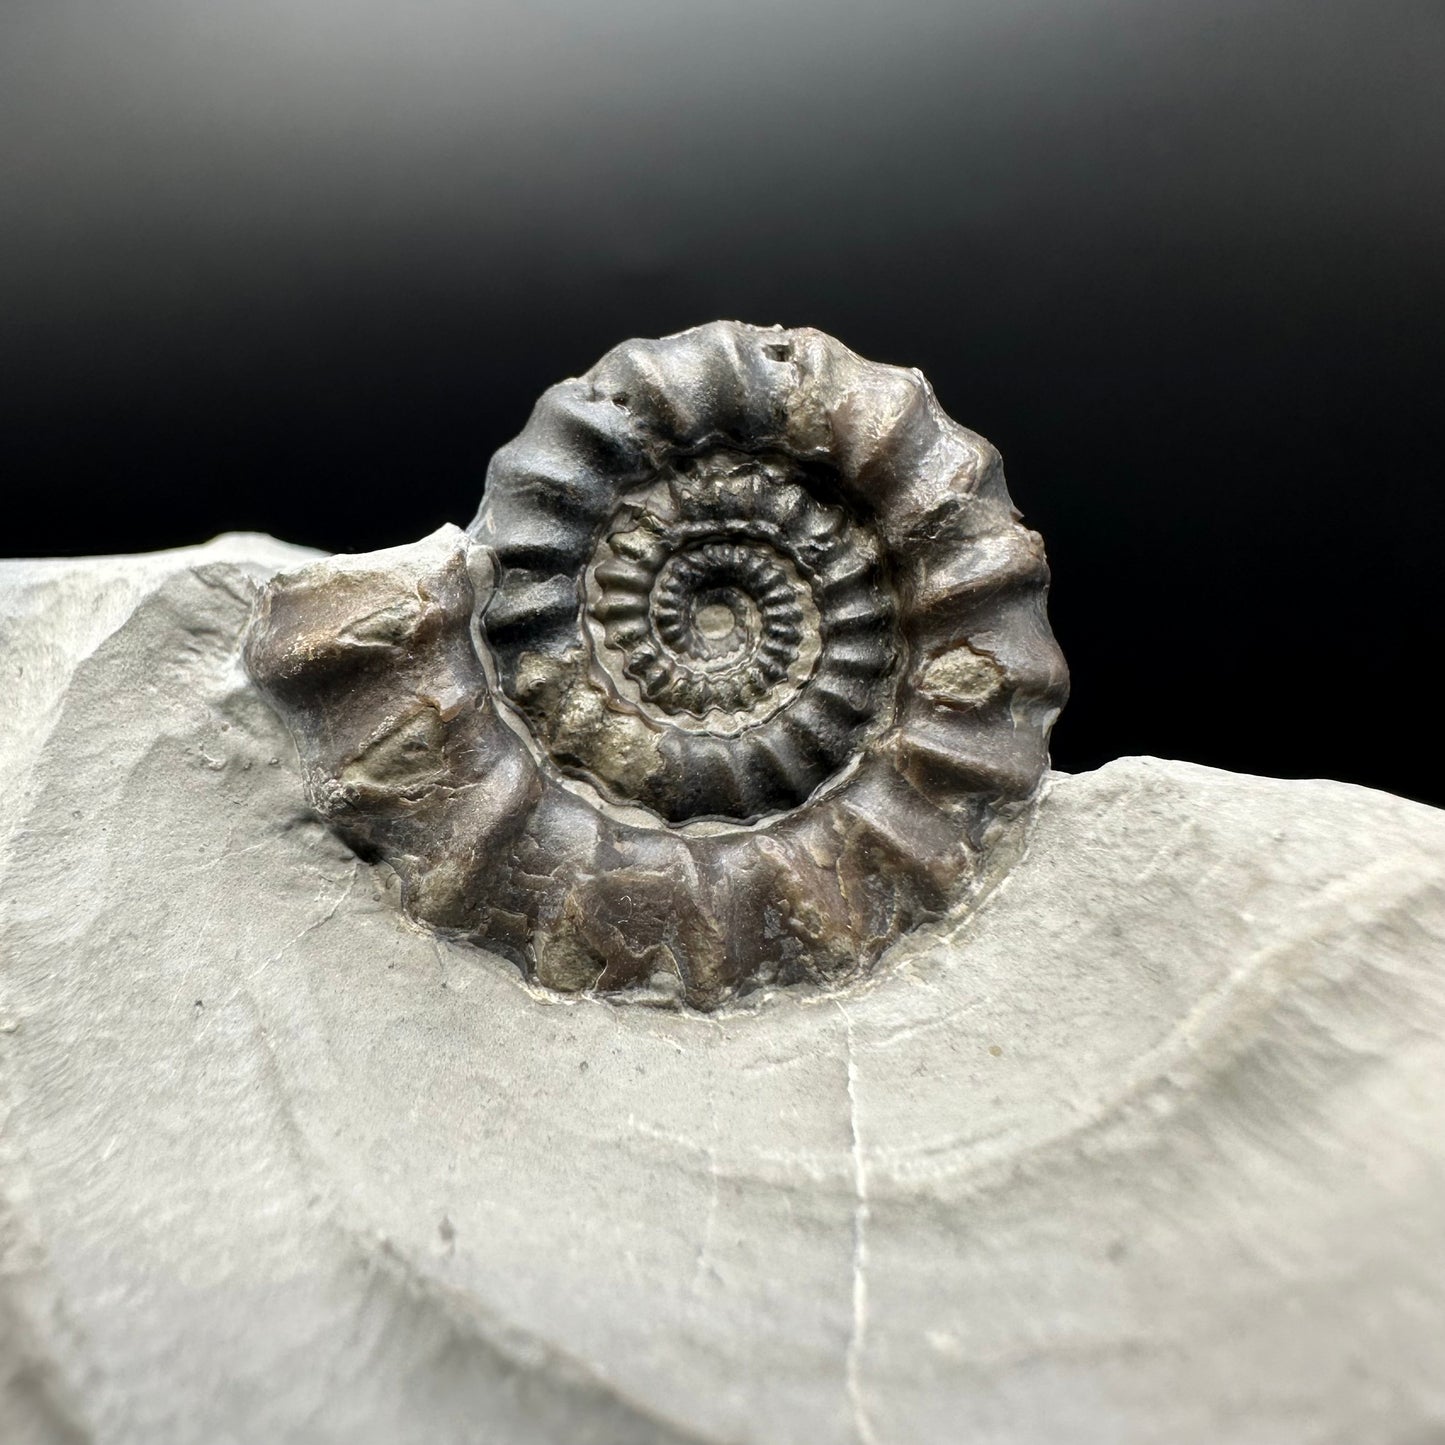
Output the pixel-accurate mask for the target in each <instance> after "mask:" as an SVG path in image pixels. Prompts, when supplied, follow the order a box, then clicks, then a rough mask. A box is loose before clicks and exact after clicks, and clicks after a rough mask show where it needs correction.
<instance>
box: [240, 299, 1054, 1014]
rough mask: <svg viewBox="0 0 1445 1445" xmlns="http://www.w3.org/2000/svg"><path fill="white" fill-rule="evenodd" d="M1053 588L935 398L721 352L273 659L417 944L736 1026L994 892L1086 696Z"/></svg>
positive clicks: (588, 434) (601, 391)
mask: <svg viewBox="0 0 1445 1445" xmlns="http://www.w3.org/2000/svg"><path fill="white" fill-rule="evenodd" d="M1047 582H1048V571H1047V567H1046V565H1045V562H1044V553H1043V545H1042V543H1041V541H1040V539H1039V537H1038V536H1037V534H1035V533H1033V532H1030V531H1028V530H1027V529H1025V528H1024V527H1023V526H1021V525H1020V523H1019V520H1018V514H1017V513H1016V511H1015V510H1014V508H1013V506H1012V504H1011V503H1010V501H1009V496H1008V493H1007V491H1006V490H1005V488H1004V481H1003V470H1002V467H1001V465H1000V462H999V457H998V453H997V452H996V451H995V450H994V449H993V447H991V446H990V445H989V444H988V443H987V442H986V441H984V440H983V439H982V438H981V437H979V436H976V435H975V434H974V433H972V432H969V431H967V430H965V429H964V428H963V427H961V426H959V425H957V424H956V423H954V422H953V421H951V420H949V418H948V417H946V416H945V415H944V414H943V412H942V411H941V410H940V409H939V407H938V404H937V402H936V401H935V399H934V396H933V393H932V391H931V390H930V388H929V386H928V384H927V382H926V381H925V380H924V379H923V377H922V376H921V375H920V374H919V373H918V372H917V371H911V370H904V369H902V368H899V367H893V366H881V365H877V364H875V363H872V362H867V361H863V360H862V359H861V358H859V357H857V356H855V355H854V354H853V353H852V352H850V351H848V350H847V349H846V348H845V347H843V346H842V345H840V344H839V343H838V342H836V341H834V340H832V339H831V338H830V337H827V336H824V335H823V334H822V333H820V332H817V331H811V330H781V329H777V328H773V329H767V328H760V327H753V326H744V325H741V324H737V323H731V322H717V323H714V324H712V325H709V326H702V327H698V328H696V329H695V330H692V331H686V332H683V333H681V334H680V335H677V336H670V337H666V338H664V339H662V340H660V341H632V342H628V343H626V344H624V345H622V346H619V347H617V348H616V349H615V350H614V351H612V352H610V353H609V354H608V355H607V356H605V357H604V358H603V359H602V360H601V361H600V362H599V363H598V364H597V365H596V366H595V367H594V368H593V369H592V370H591V371H589V372H588V373H587V374H586V375H585V376H583V377H581V378H579V379H576V380H572V381H565V382H562V383H561V384H560V385H558V386H555V387H553V388H552V389H551V390H550V391H548V392H547V393H546V394H545V395H544V396H543V397H542V399H541V400H540V401H539V402H538V404H537V407H536V409H535V411H534V412H533V414H532V417H531V420H530V421H529V422H528V424H527V426H526V429H525V430H524V431H523V432H522V434H521V435H520V436H519V437H518V438H517V439H516V440H515V441H514V442H512V443H511V444H510V445H508V446H506V447H504V448H502V450H501V451H500V452H498V453H497V455H496V457H495V458H494V459H493V461H492V465H491V467H490V469H489V471H488V473H487V480H486V485H485V488H484V491H483V497H482V506H481V511H480V512H479V514H478V516H477V518H476V520H475V521H474V522H473V523H472V525H471V527H470V528H469V529H468V531H467V532H466V533H462V532H460V531H458V530H457V529H456V528H451V527H448V528H443V529H442V530H441V531H439V532H437V533H435V534H434V535H432V536H431V537H428V538H426V539H425V540H424V541H422V542H420V543H418V544H416V545H415V546H412V547H402V548H397V549H394V550H392V551H388V552H380V553H373V554H370V555H365V556H358V557H335V558H330V559H328V560H326V561H324V562H319V563H316V564H314V565H313V566H311V567H308V568H305V569H303V570H302V571H300V572H297V573H294V574H291V575H289V576H285V577H281V578H278V579H277V580H276V581H274V582H273V583H272V584H271V585H270V586H269V587H268V588H267V589H266V591H265V593H264V595H263V597H262V600H261V604H260V608H259V612H258V615H257V618H256V621H255V623H254V625H253V628H252V631H251V634H250V638H249V642H248V646H247V659H248V663H249V666H250V668H251V671H252V674H253V676H254V677H255V678H256V679H257V680H258V681H259V682H260V684H261V685H262V686H263V687H264V688H265V689H266V691H267V692H268V693H269V694H270V695H271V697H272V698H273V699H274V700H275V701H276V703H277V704H278V706H279V708H280V710H281V712H282V713H283V715H284V716H285V717H286V719H287V720H288V722H289V723H290V725H291V729H292V732H293V734H294V736H295V737H296V740H297V744H298V748H299V750H300V754H301V758H302V762H303V766H304V769H305V775H306V780H307V788H308V793H309V796H310V799H311V802H312V804H313V806H314V807H315V808H316V809H317V810H318V811H319V812H320V813H321V814H322V816H324V817H325V818H326V819H327V820H328V821H329V822H330V823H331V824H332V825H333V826H334V827H335V828H336V829H337V830H338V831H339V832H340V833H341V834H342V836H343V837H345V838H346V839H347V841H348V842H350V843H351V844H352V846H353V847H355V848H356V849H357V851H358V852H359V853H360V854H361V855H362V856H363V857H366V858H370V859H375V860H379V861H384V862H385V863H386V864H388V865H390V867H391V868H392V869H394V870H395V872H396V874H397V875H398V876H399V878H400V880H401V886H402V897H403V900H404V906H405V907H406V909H407V910H408V911H409V912H410V914H411V915H412V916H413V917H414V918H415V919H417V920H418V921H420V922H422V923H425V924H427V925H429V926H431V927H433V928H437V929H441V930H446V931H447V932H449V933H451V934H454V935H455V936H458V937H463V938H465V939H468V940H470V941H473V942H475V943H477V944H478V945H480V946H482V947H484V948H486V949H489V950H492V951H495V952H497V953H501V954H503V955H506V956H507V957H509V958H511V959H512V960H513V961H514V962H516V963H517V964H518V965H519V966H520V967H521V969H522V970H523V972H524V973H525V974H526V976H527V977H528V978H530V979H532V980H534V981H536V982H538V983H541V984H544V985H546V986H548V987H550V988H553V989H558V990H564V991H568V992H579V991H596V992H602V993H614V992H627V993H629V994H630V995H631V996H633V997H636V998H640V999H646V1000H653V1001H658V1000H673V1001H680V1002H683V1003H685V1004H687V1005H690V1006H693V1007H697V1008H705V1009H706V1008H713V1007H716V1006H717V1005H719V1004H720V1003H723V1002H725V1001H726V1000H728V999H730V998H733V997H736V996H737V995H739V994H741V993H745V992H748V991H750V990H753V989H756V988H758V987H759V986H762V985H789V984H806V983H813V984H828V985H834V984H838V983H841V982H844V981H846V980H848V979H850V978H852V977H854V976H856V975H858V974H859V973H861V972H863V971H864V970H866V969H867V968H868V967H869V966H870V965H872V964H873V963H874V962H875V961H876V960H877V959H878V957H879V956H880V955H881V954H882V952H883V951H884V949H886V948H887V947H888V945H889V944H891V943H893V942H894V941H895V940H896V939H898V938H899V937H900V936H901V935H902V934H903V933H904V932H905V931H907V930H908V929H910V928H912V927H914V926H915V925H917V924H918V923H919V922H921V921H923V920H925V919H929V918H932V917H935V916H937V915H939V914H941V913H943V912H944V911H945V910H947V909H948V908H950V907H952V906H955V905H958V904H960V903H966V902H967V901H968V900H969V899H970V898H976V897H977V896H978V894H979V893H980V891H981V890H982V889H983V888H984V887H985V886H986V885H987V883H988V882H989V881H990V879H991V878H992V877H994V876H995V875H996V873H997V872H998V867H999V863H1000V857H1001V855H1000V852H999V848H1000V840H1002V839H1006V838H1008V837H1010V836H1016V834H1017V826H1018V824H1019V822H1020V820H1021V819H1022V818H1024V817H1025V816H1026V814H1027V811H1028V808H1029V805H1030V803H1031V801H1032V799H1033V797H1034V795H1035V792H1036V790H1037V787H1038V784H1039V781H1040V779H1041V777H1042V775H1043V772H1044V770H1045V767H1046V764H1047V753H1046V744H1047V737H1048V731H1049V728H1050V726H1051V724H1052V723H1053V720H1054V718H1055V717H1056V716H1057V715H1058V711H1059V708H1060V707H1061V706H1062V704H1063V700H1064V697H1065V693H1066V688H1067V676H1066V672H1065V669H1064V663H1063V659H1062V657H1061V656H1060V653H1059V650H1058V647H1057V645H1056V644H1055V642H1054V639H1053V636H1052V634H1051V633H1050V631H1049V626H1048V622H1047V619H1046V616H1045V611H1044V597H1045V591H1046V587H1047ZM1004 852H1005V853H1006V852H1007V850H1006V848H1005V850H1004ZM991 859H992V862H991Z"/></svg>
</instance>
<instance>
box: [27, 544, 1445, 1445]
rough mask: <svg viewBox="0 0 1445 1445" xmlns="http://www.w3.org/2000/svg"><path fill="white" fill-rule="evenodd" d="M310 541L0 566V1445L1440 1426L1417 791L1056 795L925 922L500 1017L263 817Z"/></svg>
mask: <svg viewBox="0 0 1445 1445" xmlns="http://www.w3.org/2000/svg"><path fill="white" fill-rule="evenodd" d="M306 555H308V554H305V553H303V552H302V551H301V550H300V549H296V548H289V547H285V546H283V545H282V544H280V543H275V542H272V541H270V540H269V539H264V538H254V537H249V538H248V537H232V538H224V539H221V540H219V541H218V542H216V543H212V544H210V545H209V546H207V547H201V548H193V549H188V550H186V551H183V552H176V553H170V554H164V555H158V556H154V557H146V558H125V559H91V560H86V561H75V562H56V563H10V564H4V566H3V567H0V665H3V668H4V676H5V687H6V703H5V707H4V708H3V709H0V879H3V883H0V906H3V917H0V1119H3V1125H0V1422H3V1423H0V1439H3V1440H4V1441H5V1442H6V1445H10V1442H11V1441H16V1442H27V1445H28V1442H32V1441H34V1442H47V1445H48V1442H61V1441H64V1442H70V1441H87V1440H95V1441H105V1442H126V1445H129V1442H136V1445H163V1442H170V1441H176V1442H183V1441H187V1442H188V1441H196V1442H214V1441H234V1442H252V1441H255V1442H268V1445H269V1442H278V1441H307V1442H310V1441H320V1442H330V1441H336V1442H347V1445H352V1442H361V1445H368V1442H376V1445H382V1442H388V1445H390V1442H403V1445H405V1442H417V1445H422V1442H426V1445H438V1442H452V1441H457V1442H462V1441H497V1442H506V1445H534V1442H535V1445H543V1442H547V1445H550V1442H559V1445H561V1442H566V1445H592V1442H599V1445H600V1442H615V1445H649V1442H659V1445H662V1442H668V1445H671V1442H757V1445H788V1442H798V1445H834V1442H862V1445H882V1442H900V1445H902V1442H920V1441H923V1442H928V1441H936V1442H956V1441H962V1440H967V1441H970V1442H978V1441H982V1442H1023V1441H1028V1442H1035V1441H1037V1442H1056V1441H1061V1440H1067V1441H1070V1442H1100V1445H1104V1442H1110V1445H1114V1442H1128V1441H1140V1442H1145V1441H1150V1442H1152V1441H1160V1440H1168V1441H1171V1442H1191V1441H1198V1442H1201V1445H1202V1442H1211V1445H1213V1442H1219V1441H1229V1442H1276V1441H1277V1442H1281V1445H1283V1442H1289V1445H1297V1442H1313V1441H1319V1442H1324V1441H1338V1442H1342V1445H1343V1442H1349V1445H1362V1442H1371V1441H1389V1442H1402V1445H1404V1442H1412V1445H1413V1442H1421V1441H1425V1440H1431V1439H1436V1438H1441V1436H1442V1435H1445V947H1442V936H1445V877H1442V875H1445V815H1442V814H1441V813H1439V812H1437V811H1435V810H1432V809H1429V808H1425V807H1422V806H1420V805H1417V804H1412V803H1408V802H1404V801H1402V800H1400V799H1397V798H1393V797H1390V796H1387V795H1384V794H1379V793H1372V792H1369V791H1366V790H1363V789H1359V788H1353V787H1348V786H1345V785H1342V784H1337V783H1327V782H1280V781H1274V780H1268V779H1260V778H1251V777H1242V776H1236V775H1232V774H1225V773H1220V772H1215V771H1212V770H1209V769H1205V768H1199V767H1194V766H1190V765H1187V764H1181V763H1170V762H1161V761H1158V760H1155V759H1147V758H1133V759H1125V760H1121V761H1119V762H1116V763H1113V764H1110V765H1109V766H1107V767H1105V768H1102V769H1100V770H1099V771H1098V772H1095V773H1091V774H1084V775H1078V776H1072V777H1064V776H1061V775H1055V776H1054V777H1053V778H1052V779H1051V781H1050V783H1049V786H1048V790H1047V793H1046V796H1045V798H1044V800H1043V803H1042V805H1041V807H1040V809H1039V812H1038V815H1037V817H1036V819H1035V822H1034V825H1033V830H1032V834H1031V837H1030V841H1029V844H1028V851H1027V854H1026V856H1025V857H1024V858H1023V860H1022V861H1021V862H1020V863H1019V864H1018V865H1017V866H1016V867H1015V869H1014V870H1013V872H1012V873H1011V874H1010V876H1009V878H1008V879H1007V881H1006V882H1005V883H1004V884H1003V885H1002V886H1001V887H1000V888H999V889H998V890H996V892H995V893H994V894H993V895H992V896H991V897H990V898H989V899H988V900H987V902H986V903H985V904H984V906H983V907H982V908H980V910H979V911H978V912H977V913H975V914H974V915H973V916H972V917H970V918H969V919H968V920H967V921H966V922H963V923H958V922H952V923H950V922H945V923H943V924H941V925H938V926H931V927H929V928H927V929H924V930H921V931H920V932H918V933H916V934H915V935H913V936H912V937H910V938H909V939H907V940H906V941H905V942H904V943H903V944H902V945H900V946H899V947H898V948H897V949H895V950H894V952H893V953H891V954H890V955H888V956H887V957H886V958H885V959H884V961H883V963H882V964H881V965H880V967H879V969H878V971H877V974H876V976H875V978H874V979H873V981H872V982H871V983H870V984H869V985H868V986H867V987H861V988H855V989H853V990H852V991H848V992H842V993H838V994H835V995H832V996H828V995H820V994H817V993H814V994H811V995H808V996H802V995H799V994H796V993H792V992H789V991H787V990H783V991H780V992H776V993H773V994H771V995H766V996H763V997H761V998H758V999H755V1000H754V1001H753V1002H752V1003H751V1004H750V1006H748V1007H746V1008H738V1009H735V1010H733V1011H731V1012H728V1011H724V1012H721V1013H716V1014H712V1015H709V1016H706V1017H704V1016H699V1015H695V1014H689V1013H685V1012H676V1011H668V1010H662V1009H647V1008H638V1007H625V1008H620V1007H617V1006H614V1005H611V1004H608V1003H606V1002H602V1001H598V1000H595V999H590V998H585V997H581V998H571V999H568V998H562V997H559V996H556V995H550V994H544V993H543V992H542V991H540V990H538V991H529V989H528V987H527V986H526V985H525V984H524V983H523V982H522V981H521V979H520V978H519V977H518V975H517V972H516V970H515V969H514V968H513V967H511V966H510V965H509V964H506V963H504V962H503V961H501V960H499V959H495V958H492V957H490V956H488V955H486V954H484V953H481V952H479V951H477V950H476V949H474V948H468V947H464V946H459V945H451V944H448V943H445V942H442V941H439V940H438V939H436V938H434V937H433V936H431V935H430V934H427V933H424V932H422V931H420V930H419V929H417V928H415V927H413V926H411V925H409V924H407V923H406V921H405V920H404V918H403V917H402V915H401V914H400V913H399V911H398V909H397V907H396V906H395V900H394V898H393V897H392V896H390V890H391V888H392V885H391V883H390V882H389V881H388V878H387V876H386V875H385V873H384V871H383V870H380V869H377V868H374V867H372V866H370V865H368V864H366V863H364V862H362V861H360V860H359V859H357V858H356V857H354V856H353V855H352V854H350V853H349V852H348V851H347V850H346V848H345V847H344V846H343V845H342V844H341V843H340V842H339V841H338V840H337V839H336V838H335V837H334V836H333V835H332V834H330V833H329V832H328V831H327V830H326V829H325V828H324V827H323V826H322V825H321V824H320V823H319V822H317V821H316V820H315V819H313V818H312V817H310V816H309V815H308V814H307V812H306V810H305V806H304V803H303V801H302V788H301V782H300V778H299V776H298V771H297V763H296V759H295V754H294V751H293V749H292V746H291V744H290V742H289V739H288V737H287V734H286V732H285V730H284V728H283V727H282V725H281V723H280V722H279V720H278V719H277V718H276V717H275V715H274V714H273V713H272V712H271V710H270V709H269V707H268V706H267V705H266V704H265V703H264V702H263V701H262V700H261V698H260V697H259V696H258V694H257V693H256V692H255V690H254V689H253V687H252V686H251V685H250V684H249V683H248V682H247V680H246V677H245V675H244V673H243V671H242V669H241V667H240V665H239V659H238V652H237V649H238V642H239V638H240V636H241V633H242V631H243V629H244V627H245V624H246V621H247V619H248V616H249V615H250V611H251V607H252V602H253V597H254V591H255V587H256V585H257V583H258V582H259V581H260V580H262V579H264V578H265V577H267V576H269V575H270V574H271V573H272V572H274V571H275V570H277V569H278V568H282V567H292V566H295V565H296V564H297V563H298V562H299V561H301V560H303V559H304V557H305V556H306Z"/></svg>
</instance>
